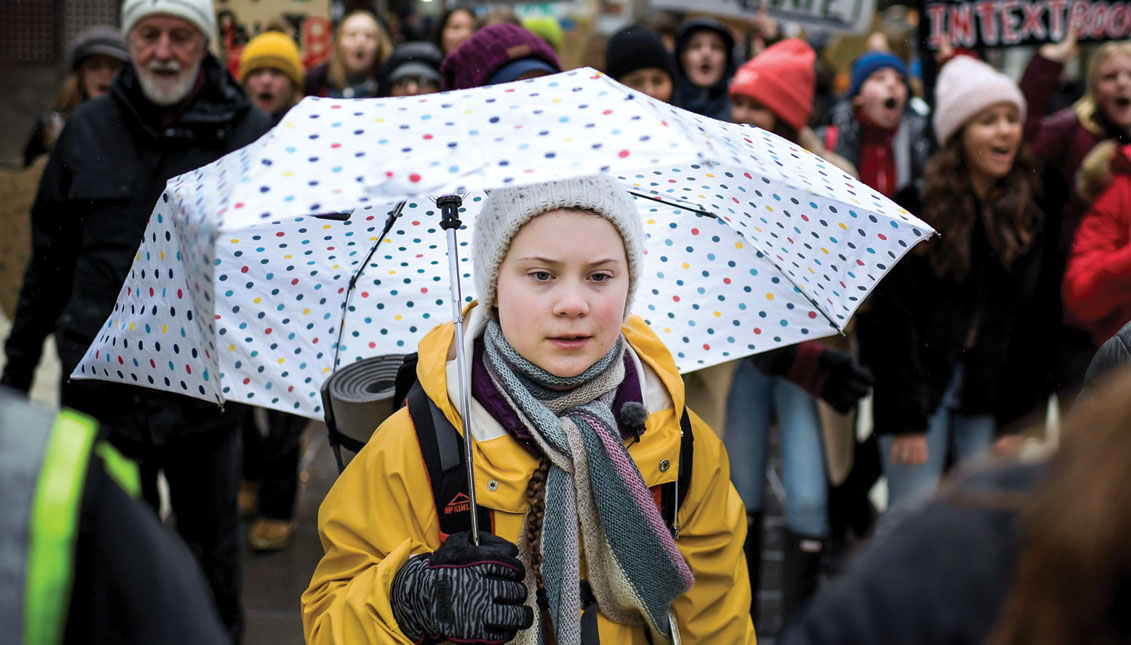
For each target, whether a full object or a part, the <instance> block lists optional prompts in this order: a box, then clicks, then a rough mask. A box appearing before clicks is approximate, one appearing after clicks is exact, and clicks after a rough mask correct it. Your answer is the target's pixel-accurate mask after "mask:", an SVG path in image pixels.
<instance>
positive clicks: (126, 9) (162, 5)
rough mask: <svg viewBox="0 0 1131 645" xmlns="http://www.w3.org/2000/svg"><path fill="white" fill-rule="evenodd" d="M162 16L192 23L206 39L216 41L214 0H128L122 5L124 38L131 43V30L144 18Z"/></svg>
mask: <svg viewBox="0 0 1131 645" xmlns="http://www.w3.org/2000/svg"><path fill="white" fill-rule="evenodd" d="M157 14H162V15H166V16H175V17H177V18H183V19H185V20H187V21H189V22H191V23H192V24H193V25H194V26H196V28H197V29H198V30H200V33H202V34H204V39H205V40H207V41H209V42H215V41H216V11H215V10H214V9H213V8H212V0H126V1H125V2H124V3H122V37H123V38H125V39H126V42H129V38H130V30H131V29H133V28H134V25H136V24H137V23H138V21H140V20H141V19H142V18H147V17H149V16H154V15H157Z"/></svg>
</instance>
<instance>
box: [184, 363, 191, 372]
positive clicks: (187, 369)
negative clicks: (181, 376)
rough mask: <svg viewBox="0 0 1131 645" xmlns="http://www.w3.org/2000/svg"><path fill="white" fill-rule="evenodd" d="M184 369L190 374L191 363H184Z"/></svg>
mask: <svg viewBox="0 0 1131 645" xmlns="http://www.w3.org/2000/svg"><path fill="white" fill-rule="evenodd" d="M185 371H186V372H188V373H189V374H192V366H191V365H185Z"/></svg>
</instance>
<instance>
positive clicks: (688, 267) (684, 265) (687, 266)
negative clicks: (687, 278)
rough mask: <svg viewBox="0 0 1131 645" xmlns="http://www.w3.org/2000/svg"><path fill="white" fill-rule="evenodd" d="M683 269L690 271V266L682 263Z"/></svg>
mask: <svg viewBox="0 0 1131 645" xmlns="http://www.w3.org/2000/svg"><path fill="white" fill-rule="evenodd" d="M683 268H684V269H690V268H691V265H690V264H688V263H686V262H684V263H683Z"/></svg>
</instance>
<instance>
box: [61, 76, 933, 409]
mask: <svg viewBox="0 0 1131 645" xmlns="http://www.w3.org/2000/svg"><path fill="white" fill-rule="evenodd" d="M597 172H603V173H608V174H611V175H613V176H616V177H618V178H619V179H620V180H621V181H622V182H623V183H624V184H625V186H626V188H628V189H629V190H631V191H633V192H634V193H635V194H636V195H637V204H638V206H639V208H640V211H641V215H642V217H643V218H644V221H645V232H646V233H647V234H648V238H649V240H648V243H647V247H646V254H647V255H646V259H645V273H644V276H643V278H642V279H643V280H644V283H643V284H642V285H641V288H640V289H639V294H640V295H639V297H638V302H637V304H636V309H635V312H636V313H639V314H641V315H642V316H643V317H644V318H645V319H646V320H647V321H648V322H649V324H650V325H651V326H652V327H653V328H654V329H655V330H656V331H657V333H658V334H659V335H660V337H661V338H662V339H663V340H664V341H665V342H666V343H667V344H668V346H669V347H670V348H671V349H672V352H673V354H674V355H675V357H676V361H677V363H678V364H679V366H680V368H681V369H683V370H685V371H687V370H693V369H697V368H699V367H705V366H708V365H711V364H715V363H718V362H722V361H725V360H729V359H732V358H735V357H739V356H743V355H748V354H752V353H755V352H758V351H764V350H767V349H771V348H773V347H776V346H780V345H783V344H789V343H793V342H798V341H800V340H803V339H806V338H815V337H820V336H824V335H828V334H831V333H835V332H836V331H837V329H838V328H842V327H843V325H844V324H846V323H847V321H848V319H849V317H850V316H851V315H852V312H853V311H854V310H855V308H856V307H857V306H858V305H859V304H860V302H861V301H862V300H863V298H864V297H865V296H866V294H867V293H868V291H869V290H870V289H871V288H872V286H873V285H874V284H875V283H876V281H878V280H879V279H880V278H881V277H882V276H883V275H884V274H885V273H886V272H887V270H888V269H889V268H890V267H891V266H892V264H894V263H895V262H896V261H897V260H898V259H899V258H900V257H901V256H902V254H903V253H905V252H906V251H907V249H909V248H910V247H911V246H912V245H914V244H915V243H916V242H917V241H919V240H921V239H924V238H925V237H926V236H927V235H929V234H930V232H931V231H930V229H929V228H928V227H926V226H925V225H924V224H922V223H921V222H919V221H918V220H916V219H915V218H914V217H913V216H911V215H910V214H908V213H907V212H906V211H904V210H903V209H901V208H899V207H898V206H896V205H895V204H893V203H892V202H890V201H888V200H887V199H886V198H884V197H883V196H881V195H879V194H877V193H876V192H875V191H872V190H871V189H869V188H867V187H866V186H864V185H862V184H860V183H859V182H857V181H855V180H853V179H852V178H851V177H849V176H847V175H845V174H844V173H843V172H841V171H839V170H838V169H836V168H835V167H834V166H832V165H831V164H828V163H827V162H825V161H823V160H822V159H820V158H819V157H816V156H814V155H812V154H809V153H808V152H806V151H804V150H802V149H801V148H799V147H797V146H795V145H793V144H790V143H788V142H786V141H785V140H783V139H781V138H778V137H776V136H774V135H772V134H769V133H766V132H763V131H761V130H757V129H755V128H751V127H748V126H739V125H734V124H727V123H722V122H718V121H714V120H712V119H709V118H705V117H701V116H698V115H694V114H691V113H689V112H685V111H683V110H680V109H678V108H674V107H671V106H668V105H666V104H663V103H660V102H657V101H654V100H652V99H650V98H648V97H647V96H645V95H643V94H640V93H637V92H635V91H633V90H630V89H628V88H626V87H624V86H622V85H620V84H618V83H616V82H615V81H612V80H611V79H609V78H608V77H606V76H604V75H602V74H600V73H597V72H595V71H593V70H591V69H582V70H575V71H572V72H566V73H563V74H558V75H554V76H548V77H543V78H539V79H533V80H529V81H521V82H518V83H510V84H506V85H498V86H491V87H486V88H478V89H473V90H466V91H459V92H448V93H442V94H433V95H428V96H418V97H404V98H395V99H367V100H352V101H351V100H336V99H317V98H308V99H305V100H304V101H303V102H302V103H300V104H299V105H298V106H297V107H296V108H295V109H293V110H292V111H291V112H290V113H288V115H287V116H286V117H285V118H284V119H283V121H282V122H281V123H280V124H279V125H277V126H276V127H275V128H274V129H273V130H271V131H270V132H269V133H267V134H266V135H265V136H264V137H263V138H261V139H260V140H258V141H256V142H255V143H253V144H251V145H249V146H247V147H245V148H243V149H241V150H238V151H236V152H233V153H231V154H229V155H227V156H225V157H224V158H222V159H220V160H218V161H216V162H214V163H212V164H209V165H207V166H204V167H203V168H200V169H198V170H195V171H192V172H190V173H187V174H185V175H182V176H180V177H176V178H174V179H172V180H170V181H169V183H168V185H167V187H166V190H165V192H164V194H163V195H162V197H161V199H160V200H159V201H158V203H157V205H156V207H155V209H154V212H153V215H152V217H151V220H150V223H149V227H148V229H147V230H146V233H145V239H144V240H143V242H142V245H141V247H140V249H139V252H138V255H137V257H136V258H135V262H134V266H133V268H132V270H131V273H130V276H129V277H128V279H127V280H126V283H125V285H123V288H122V292H121V294H120V296H119V299H118V302H117V304H116V305H115V308H114V311H113V313H112V315H111V316H110V318H109V319H108V320H107V322H106V325H105V327H104V330H103V333H102V334H100V336H99V338H98V339H97V340H96V342H95V343H94V344H93V345H92V346H91V348H90V349H89V350H88V352H87V355H86V357H85V358H84V360H83V361H82V362H81V363H80V365H79V366H78V368H76V370H75V373H74V374H73V376H74V377H76V378H101V379H108V380H117V381H123V382H126V383H135V384H139V385H146V386H150V387H156V388H161V389H169V390H172V391H176V392H181V393H184V394H187V395H190V396H196V397H200V398H205V399H210V400H216V401H223V400H225V399H230V400H236V401H242V402H249V403H253V404H256V405H261V406H265V407H271V408H276V409H280V410H285V411H288V412H293V413H297V414H302V415H305V416H310V417H315V418H316V417H320V416H321V415H322V409H321V399H320V396H319V386H320V385H321V383H322V381H323V380H325V378H326V376H327V375H328V374H329V373H330V372H331V371H332V370H333V369H334V360H335V354H336V353H340V359H341V362H351V361H354V360H357V359H360V358H364V357H367V356H373V355H378V354H389V353H404V352H407V351H411V348H412V347H414V346H415V344H416V341H417V340H418V339H419V338H420V337H421V336H422V335H423V334H424V333H426V332H427V331H428V330H429V329H430V328H431V327H433V326H434V325H436V324H439V323H442V322H446V321H447V320H448V319H450V316H451V310H450V303H449V302H448V298H447V288H448V275H447V267H446V265H447V258H446V255H445V249H446V242H445V239H444V233H443V231H442V230H441V229H440V226H439V209H438V208H436V207H435V205H434V203H433V202H432V200H431V199H430V197H432V196H438V195H441V194H448V193H467V194H466V195H465V200H464V207H463V211H464V213H465V216H464V217H463V221H464V228H463V230H461V231H460V233H459V236H460V240H461V245H463V246H464V247H466V245H467V244H468V243H469V242H470V239H471V238H470V236H469V233H468V230H467V229H468V227H470V226H472V225H473V221H474V214H475V212H477V210H478V208H479V207H480V205H481V203H482V200H483V193H482V192H479V191H482V190H484V189H491V188H495V187H500V186H507V185H518V184H528V183H535V182H542V181H549V180H552V179H557V178H562V177H568V176H579V175H585V174H592V173H597ZM402 200H403V201H404V202H405V203H404V205H403V207H402V208H403V212H402V214H401V216H400V218H399V219H398V220H397V222H396V224H395V226H394V227H393V228H392V229H391V230H390V232H389V233H388V234H387V235H386V236H385V237H384V238H383V239H381V240H380V244H379V245H378V247H377V250H376V252H375V253H374V254H373V255H372V257H371V258H369V259H368V260H367V257H368V254H369V252H370V250H371V249H372V247H373V245H374V244H375V243H376V242H378V238H379V237H380V233H381V231H382V229H383V225H384V223H385V221H386V218H387V215H388V214H389V213H390V212H391V211H392V210H393V209H394V206H395V204H397V203H398V202H400V201H402ZM657 200H658V201H657ZM326 213H347V214H349V218H348V219H346V220H344V221H341V220H336V219H323V218H317V217H312V215H315V214H326ZM469 255H470V253H461V258H460V261H461V266H462V269H461V271H460V273H461V275H462V277H463V278H470V276H471V267H470V264H469V261H468V260H467V256H469ZM363 265H364V266H363ZM362 268H364V272H360V270H361V269H362ZM359 273H360V277H358V278H356V286H355V287H354V289H353V290H352V292H353V294H352V297H351V298H350V302H349V304H348V307H347V303H346V296H347V294H349V293H350V292H351V290H350V284H351V281H352V280H354V279H355V275H357V274H359ZM464 285H465V288H466V289H470V288H471V287H472V284H471V280H470V279H468V280H466V282H465V283H464ZM464 296H465V298H464V299H465V300H466V301H470V300H471V299H472V298H473V296H474V294H472V293H470V292H468V291H466V290H465V293H464ZM343 324H344V325H345V326H344V328H342V325H343ZM339 331H341V332H342V343H341V347H340V352H338V351H336V350H339V348H338V347H337V345H336V343H337V339H338V335H339Z"/></svg>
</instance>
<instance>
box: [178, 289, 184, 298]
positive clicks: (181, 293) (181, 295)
mask: <svg viewBox="0 0 1131 645" xmlns="http://www.w3.org/2000/svg"><path fill="white" fill-rule="evenodd" d="M184 297H185V294H184V293H183V292H182V291H181V290H180V289H177V300H180V299H182V298H184Z"/></svg>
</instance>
